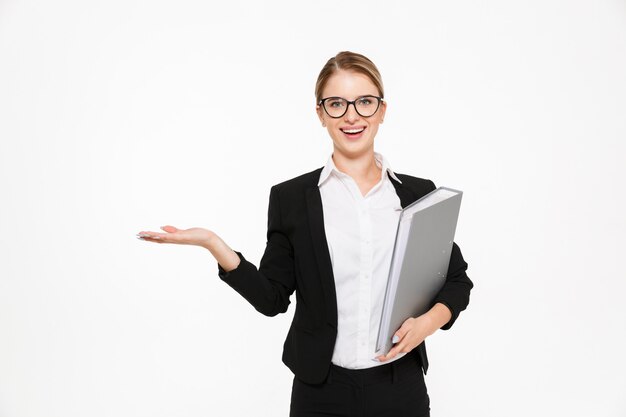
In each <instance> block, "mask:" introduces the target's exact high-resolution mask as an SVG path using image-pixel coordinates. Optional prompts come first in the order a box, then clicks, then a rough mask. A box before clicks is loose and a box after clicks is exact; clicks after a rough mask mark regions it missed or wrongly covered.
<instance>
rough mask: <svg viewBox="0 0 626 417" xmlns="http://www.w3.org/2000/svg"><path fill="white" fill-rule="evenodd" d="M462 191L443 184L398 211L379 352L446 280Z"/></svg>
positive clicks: (388, 346)
mask: <svg viewBox="0 0 626 417" xmlns="http://www.w3.org/2000/svg"><path fill="white" fill-rule="evenodd" d="M462 196H463V192H462V191H459V190H454V189H451V188H447V187H439V188H437V189H436V190H433V191H431V192H430V193H428V194H427V195H425V196H424V197H422V198H420V199H419V200H417V201H414V202H413V203H411V204H410V205H408V206H406V207H405V208H404V209H403V210H402V212H401V213H400V217H399V220H398V229H397V232H396V240H395V243H394V249H393V254H392V258H391V265H390V267H389V276H388V279H387V289H386V291H385V301H384V304H383V310H382V314H381V320H380V327H379V331H378V339H377V342H376V352H375V355H376V356H379V355H386V354H387V353H388V352H389V350H391V348H392V342H391V339H392V337H393V335H394V333H395V332H396V331H397V330H398V329H399V328H400V326H402V323H404V322H405V320H406V319H408V318H409V317H417V316H419V315H421V314H424V313H426V312H427V311H428V310H430V308H431V307H432V302H433V300H434V298H435V296H436V295H437V293H438V292H439V290H440V289H441V287H443V284H444V283H445V280H446V274H447V272H448V265H449V264H450V254H451V251H452V242H453V241H454V233H455V231H456V225H457V220H458V217H459V210H460V207H461V198H462Z"/></svg>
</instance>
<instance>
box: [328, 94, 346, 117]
mask: <svg viewBox="0 0 626 417" xmlns="http://www.w3.org/2000/svg"><path fill="white" fill-rule="evenodd" d="M347 105H348V102H347V101H346V100H344V99H343V98H339V97H331V98H329V99H327V100H326V101H324V108H325V109H326V112H327V113H328V115H329V116H330V117H341V116H343V114H344V113H345V112H346V106H347Z"/></svg>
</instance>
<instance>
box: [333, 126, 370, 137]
mask: <svg viewBox="0 0 626 417" xmlns="http://www.w3.org/2000/svg"><path fill="white" fill-rule="evenodd" d="M365 128H366V126H351V127H341V128H339V130H341V132H343V134H344V135H346V136H347V137H349V138H350V139H358V138H360V137H361V135H362V134H363V132H364V131H365Z"/></svg>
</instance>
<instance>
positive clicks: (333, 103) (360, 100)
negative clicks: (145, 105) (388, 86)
mask: <svg viewBox="0 0 626 417" xmlns="http://www.w3.org/2000/svg"><path fill="white" fill-rule="evenodd" d="M382 101H383V98H382V97H378V96H361V97H357V98H356V99H355V100H354V101H348V100H346V99H345V98H343V97H326V98H323V99H321V100H320V101H319V103H317V104H319V105H320V106H322V107H323V108H324V111H325V112H326V114H327V115H329V116H330V117H332V118H333V119H339V118H340V117H343V115H344V114H346V112H347V111H348V106H349V105H350V104H352V105H353V106H354V109H355V110H356V112H357V113H358V114H359V116H361V117H371V116H373V115H374V114H375V113H376V112H377V111H378V108H379V107H380V103H381V102H382Z"/></svg>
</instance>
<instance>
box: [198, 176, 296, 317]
mask: <svg viewBox="0 0 626 417" xmlns="http://www.w3.org/2000/svg"><path fill="white" fill-rule="evenodd" d="M207 246H208V247H207V249H208V250H209V251H210V252H211V253H212V254H213V255H214V256H215V259H216V260H217V261H218V264H217V267H218V275H219V277H220V279H221V280H222V281H224V282H225V283H226V284H228V285H229V286H231V287H232V288H233V289H234V290H235V291H237V292H238V293H239V294H241V295H242V296H243V297H244V298H245V299H246V300H248V302H249V303H250V304H252V306H253V307H254V308H255V309H256V310H257V311H258V312H260V313H262V314H264V315H266V316H275V315H277V314H278V313H284V312H285V311H287V308H288V306H289V304H290V300H289V297H290V296H291V294H292V293H293V292H294V290H295V273H294V269H295V268H294V257H293V247H292V245H291V242H289V239H288V238H287V236H286V234H285V232H284V229H283V227H282V222H281V213H280V202H279V196H278V189H277V188H276V187H275V186H274V187H272V189H271V190H270V199H269V207H268V223H267V243H266V247H265V252H264V254H263V257H262V258H261V262H260V264H259V268H258V269H257V267H256V266H255V265H254V264H252V263H251V262H249V261H248V260H246V259H245V258H244V256H243V255H242V254H241V252H237V251H233V250H232V249H230V248H229V247H228V246H227V245H226V243H224V242H223V241H222V240H221V239H219V238H218V239H213V240H211V241H209V242H208V243H207ZM235 256H236V257H237V258H238V259H235Z"/></svg>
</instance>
